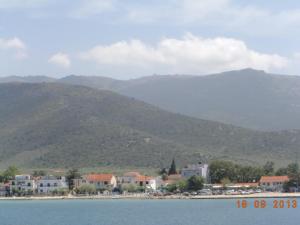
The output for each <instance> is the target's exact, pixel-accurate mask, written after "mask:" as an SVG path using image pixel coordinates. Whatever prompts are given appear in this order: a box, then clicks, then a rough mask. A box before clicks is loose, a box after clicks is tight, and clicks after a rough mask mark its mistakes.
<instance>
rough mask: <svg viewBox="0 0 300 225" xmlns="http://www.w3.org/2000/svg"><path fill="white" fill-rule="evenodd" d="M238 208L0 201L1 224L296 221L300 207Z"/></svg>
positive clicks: (260, 224) (254, 224) (215, 203)
mask: <svg viewBox="0 0 300 225" xmlns="http://www.w3.org/2000/svg"><path fill="white" fill-rule="evenodd" d="M248 201H249V204H250V206H249V207H248V208H247V209H242V208H240V209H238V208H237V207H236V200H57V201H56V200H53V201H0V224H1V225H198V224H205V225H248V224H249V225H294V224H297V223H298V221H300V213H299V208H297V209H293V208H289V209H288V208H284V209H274V208H273V207H272V202H271V201H272V200H268V206H267V207H266V208H265V209H256V208H254V207H253V205H252V203H253V200H248Z"/></svg>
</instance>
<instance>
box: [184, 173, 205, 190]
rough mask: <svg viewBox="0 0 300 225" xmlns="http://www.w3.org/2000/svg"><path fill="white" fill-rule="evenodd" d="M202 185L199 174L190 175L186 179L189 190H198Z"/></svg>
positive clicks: (201, 178)
mask: <svg viewBox="0 0 300 225" xmlns="http://www.w3.org/2000/svg"><path fill="white" fill-rule="evenodd" d="M203 186H204V179H203V177H200V176H191V177H190V178H189V179H188V180H187V189H188V190H189V191H198V190H201V189H202V188H203Z"/></svg>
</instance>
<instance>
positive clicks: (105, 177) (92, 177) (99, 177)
mask: <svg viewBox="0 0 300 225" xmlns="http://www.w3.org/2000/svg"><path fill="white" fill-rule="evenodd" d="M113 176H114V175H113V174H89V175H87V176H86V180H88V181H95V182H99V181H108V182H110V181H111V179H112V177H113Z"/></svg>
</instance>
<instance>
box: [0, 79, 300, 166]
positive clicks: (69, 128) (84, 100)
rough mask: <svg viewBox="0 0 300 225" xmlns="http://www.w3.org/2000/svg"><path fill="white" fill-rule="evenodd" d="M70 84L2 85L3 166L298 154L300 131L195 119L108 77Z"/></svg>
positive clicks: (281, 160) (280, 158)
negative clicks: (131, 92) (98, 84)
mask: <svg viewBox="0 0 300 225" xmlns="http://www.w3.org/2000/svg"><path fill="white" fill-rule="evenodd" d="M71 78H72V77H71ZM167 78H168V77H167ZM167 78H165V77H159V78H157V77H150V78H147V79H146V80H148V81H145V80H144V79H141V80H134V81H133V82H135V83H136V85H138V83H140V85H141V84H142V83H143V82H146V83H147V82H149V81H151V80H157V79H167ZM66 79H67V80H70V77H68V78H65V79H64V81H63V82H62V81H60V82H53V81H52V82H40V83H39V82H36V83H28V82H6V83H2V84H0V103H1V104H0V127H1V129H0V166H1V167H5V166H7V165H11V164H15V165H18V166H22V167H30V168H32V167H47V168H50V167H60V168H67V167H74V166H76V167H91V166H95V167H97V166H114V167H126V166H128V165H131V166H137V167H152V168H158V167H164V166H167V165H168V164H169V162H170V161H171V160H172V158H175V159H176V161H177V163H178V165H179V166H183V165H185V164H187V163H192V162H197V161H199V160H211V159H220V158H222V159H229V160H234V161H239V162H241V163H247V164H259V163H264V162H265V161H266V160H273V161H275V162H277V163H278V164H279V165H283V164H285V163H288V162H291V161H293V160H294V159H295V157H296V156H297V152H298V151H299V147H300V131H298V130H291V131H272V132H265V131H254V130H251V129H246V128H241V127H237V126H233V125H228V124H224V123H220V122H214V121H209V120H203V119H198V118H193V117H189V116H185V115H181V114H179V113H174V112H168V111H166V110H163V109H160V108H159V107H156V106H152V105H150V104H148V103H145V102H143V101H140V100H136V99H135V98H132V97H127V96H123V95H120V94H118V93H115V92H112V91H110V90H104V89H108V88H107V87H108V86H110V87H111V89H113V88H116V86H119V85H120V86H122V85H123V81H120V82H119V81H115V80H111V79H106V80H107V83H106V84H105V86H106V88H100V87H98V89H95V87H94V88H91V87H86V86H88V85H87V84H83V83H82V84H81V85H70V84H66V83H67V82H66ZM89 79H93V78H89ZM97 79H98V78H97ZM99 79H101V78H99ZM178 79H183V80H185V79H190V78H188V77H177V78H176V80H178ZM125 83H126V82H125ZM82 85H86V86H82ZM94 85H96V82H94ZM120 86H119V87H120ZM100 89H102V90H100ZM123 90H124V89H123Z"/></svg>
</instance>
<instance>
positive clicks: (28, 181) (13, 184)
mask: <svg viewBox="0 0 300 225" xmlns="http://www.w3.org/2000/svg"><path fill="white" fill-rule="evenodd" d="M35 190H36V182H35V180H34V179H33V178H32V177H31V175H27V174H23V175H16V176H15V179H14V180H11V181H10V191H11V193H15V192H24V193H28V194H29V193H31V194H32V193H34V192H35Z"/></svg>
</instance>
